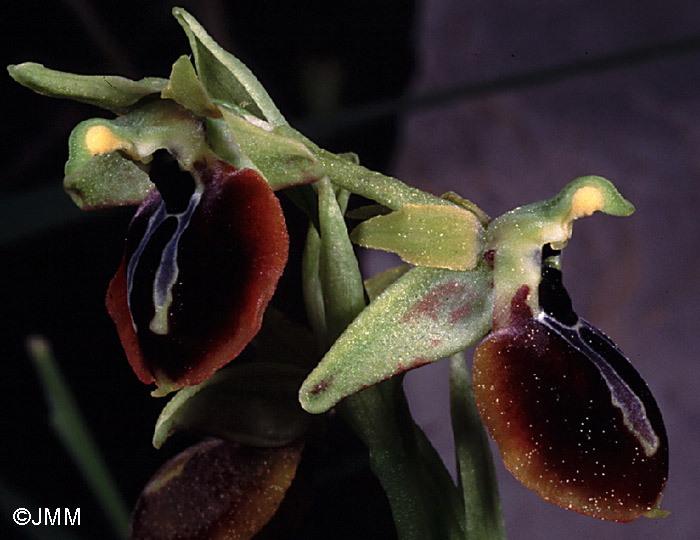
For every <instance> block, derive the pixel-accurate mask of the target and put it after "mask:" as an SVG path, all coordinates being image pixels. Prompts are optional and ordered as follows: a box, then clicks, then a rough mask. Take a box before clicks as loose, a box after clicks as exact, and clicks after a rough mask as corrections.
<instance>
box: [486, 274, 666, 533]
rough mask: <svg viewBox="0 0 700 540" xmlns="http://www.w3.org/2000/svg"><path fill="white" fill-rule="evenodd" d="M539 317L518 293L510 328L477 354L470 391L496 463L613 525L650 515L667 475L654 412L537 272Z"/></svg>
mask: <svg viewBox="0 0 700 540" xmlns="http://www.w3.org/2000/svg"><path fill="white" fill-rule="evenodd" d="M542 274H543V275H542V281H541V282H540V286H539V290H538V293H539V295H538V298H539V307H540V310H539V313H537V314H535V313H533V310H532V309H531V308H530V306H529V305H528V303H527V300H528V298H529V297H530V296H531V294H532V291H531V289H530V287H529V286H528V285H522V286H521V287H520V289H518V291H517V293H516V294H515V296H514V297H513V298H512V300H511V310H510V324H509V325H507V326H505V327H503V328H499V329H497V330H496V331H495V332H494V333H492V334H491V335H489V336H488V337H487V338H486V339H485V340H484V341H483V342H482V343H481V344H480V345H479V346H478V348H477V350H476V354H475V357H474V393H475V397H476V400H477V403H478V405H479V408H480V411H481V415H482V418H483V421H484V424H485V425H486V427H487V428H488V431H489V433H490V434H491V436H492V437H493V439H494V440H495V441H496V443H497V444H498V446H499V448H500V451H501V455H502V457H503V461H504V464H505V465H506V467H507V468H508V469H509V470H510V471H511V473H513V475H514V476H515V477H516V478H517V479H518V480H520V481H521V482H522V483H523V484H525V485H526V486H527V487H529V488H531V489H533V490H534V491H536V492H537V493H538V494H539V495H540V496H542V497H543V498H545V499H547V500H548V501H550V502H553V503H555V504H558V505H560V506H564V507H567V508H570V509H572V510H576V511H577V512H580V513H583V514H588V515H592V516H595V517H598V518H602V519H608V520H614V521H631V520H633V519H635V518H637V517H639V516H640V515H644V514H647V515H651V516H654V515H656V516H658V515H661V514H662V511H660V510H658V504H659V500H660V498H661V493H662V491H663V488H664V485H665V482H666V478H667V476H668V441H667V438H666V431H665V428H664V424H663V420H662V418H661V413H660V412H659V408H658V406H657V404H656V402H655V401H654V398H653V396H652V395H651V392H650V391H649V389H648V388H647V386H646V384H645V383H644V381H643V380H642V378H641V377H640V375H639V374H638V373H637V372H636V370H635V369H634V368H633V367H632V365H631V364H630V363H629V361H628V360H627V359H626V358H625V357H624V356H623V354H622V353H621V352H620V351H619V349H618V348H617V347H616V346H615V345H614V344H613V343H612V341H610V340H609V339H608V338H607V337H606V336H605V335H603V334H602V333H601V332H600V331H598V330H597V329H596V328H594V327H593V326H591V325H590V324H589V323H587V322H586V321H584V320H583V319H580V318H579V317H578V316H577V315H576V314H575V313H574V312H573V310H572V309H571V302H570V300H569V297H568V295H567V293H566V291H565V290H564V288H563V286H562V285H561V273H560V271H559V270H558V269H556V268H552V267H548V266H543V268H542Z"/></svg>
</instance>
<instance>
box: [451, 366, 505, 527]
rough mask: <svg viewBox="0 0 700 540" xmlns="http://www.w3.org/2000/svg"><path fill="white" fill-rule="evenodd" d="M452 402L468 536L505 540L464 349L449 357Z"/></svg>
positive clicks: (498, 501)
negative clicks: (463, 352)
mask: <svg viewBox="0 0 700 540" xmlns="http://www.w3.org/2000/svg"><path fill="white" fill-rule="evenodd" d="M450 404H451V407H450V408H451V415H452V429H453V431H454V440H455V451H456V454H457V470H458V482H459V487H460V490H461V491H462V493H463V497H464V513H465V528H466V533H467V535H466V536H467V538H469V539H470V540H471V539H473V540H505V538H506V533H505V523H504V521H503V514H502V512H501V503H500V500H499V497H498V484H497V483H496V473H495V470H494V467H493V459H492V456H491V450H490V449H489V443H488V437H487V436H486V431H485V430H484V426H483V424H482V423H481V418H480V416H479V410H478V409H477V406H476V402H475V401H474V394H473V392H472V384H471V377H470V376H469V368H468V367H467V365H466V362H465V361H464V356H463V354H462V353H458V354H455V355H454V356H452V357H451V358H450Z"/></svg>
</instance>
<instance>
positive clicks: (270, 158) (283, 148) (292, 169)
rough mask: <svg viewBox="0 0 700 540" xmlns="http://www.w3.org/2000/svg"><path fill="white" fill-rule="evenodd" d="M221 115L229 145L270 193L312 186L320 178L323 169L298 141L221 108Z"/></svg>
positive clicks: (226, 108)
mask: <svg viewBox="0 0 700 540" xmlns="http://www.w3.org/2000/svg"><path fill="white" fill-rule="evenodd" d="M221 112H222V113H223V120H224V121H225V122H226V126H227V128H228V130H229V132H230V133H231V137H232V142H235V145H236V146H237V148H239V149H240V151H241V152H243V153H244V154H245V155H246V156H247V157H248V158H249V159H250V161H251V163H252V165H253V167H254V168H255V169H256V170H257V171H258V172H259V173H260V174H261V175H262V176H263V177H264V178H265V180H267V183H268V184H270V187H271V188H272V189H273V190H278V189H282V188H286V187H290V186H294V185H299V184H307V183H310V182H315V181H317V180H318V179H319V178H321V177H322V176H323V174H324V172H323V167H322V166H321V165H320V163H319V162H318V160H317V159H316V158H315V157H314V155H313V154H312V153H311V152H310V151H309V150H308V149H307V148H306V146H304V145H303V144H302V143H300V142H299V141H297V140H294V139H290V138H289V137H286V136H284V135H280V134H279V133H278V132H277V131H276V130H274V128H273V127H272V125H270V124H268V123H267V122H265V121H264V120H260V119H259V118H257V117H254V116H251V115H246V116H245V117H244V116H241V115H240V114H238V113H237V112H236V111H234V110H231V109H230V108H228V107H224V106H222V107H221ZM234 151H235V150H234Z"/></svg>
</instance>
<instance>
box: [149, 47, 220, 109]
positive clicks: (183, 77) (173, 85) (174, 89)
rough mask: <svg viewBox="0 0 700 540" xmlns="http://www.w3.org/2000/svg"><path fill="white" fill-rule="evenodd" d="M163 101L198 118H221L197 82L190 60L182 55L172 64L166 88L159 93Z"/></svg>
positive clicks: (200, 84)
mask: <svg viewBox="0 0 700 540" xmlns="http://www.w3.org/2000/svg"><path fill="white" fill-rule="evenodd" d="M160 95H161V97H162V98H163V99H172V100H173V101H175V102H177V103H179V104H180V105H182V106H183V107H184V108H185V109H189V110H190V111H192V112H193V113H195V114H198V115H199V116H207V117H210V118H221V111H220V110H219V109H218V107H217V106H216V105H215V104H214V103H213V102H212V101H211V100H210V99H209V96H208V95H207V92H206V90H205V89H204V87H203V86H202V83H201V82H199V78H198V77H197V72H196V71H195V70H194V66H193V65H192V62H190V59H189V58H188V57H187V56H186V55H183V56H181V57H180V58H178V59H177V60H176V61H175V63H174V64H173V68H172V71H171V72H170V79H169V80H168V86H166V87H165V88H163V91H162V92H161V93H160Z"/></svg>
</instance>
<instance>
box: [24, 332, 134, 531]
mask: <svg viewBox="0 0 700 540" xmlns="http://www.w3.org/2000/svg"><path fill="white" fill-rule="evenodd" d="M27 349H28V352H29V355H30V357H31V359H32V361H33V363H34V368H35V369H36V371H37V375H38V377H39V380H40V381H41V385H42V386H43V388H44V391H45V392H46V396H47V400H48V402H49V405H50V411H51V424H52V426H53V428H54V430H55V432H56V435H58V438H59V439H60V440H61V443H63V446H64V447H65V448H66V450H67V451H68V453H69V454H70V455H71V457H72V458H73V460H74V461H75V464H76V466H77V467H78V469H79V470H80V473H81V474H82V475H83V478H84V479H85V481H86V482H87V484H88V485H89V486H90V489H91V490H92V491H93V493H94V494H95V496H96V497H97V499H98V501H99V502H100V504H101V505H102V508H103V509H104V511H105V514H106V517H107V520H108V521H109V523H110V525H111V526H112V530H113V531H114V533H115V535H116V536H117V537H118V538H126V537H127V536H128V530H129V510H128V508H127V506H126V504H125V503H124V501H123V499H122V498H121V495H120V494H119V490H118V489H117V486H116V483H115V482H114V479H113V478H112V476H111V475H110V473H109V470H108V469H107V466H106V464H105V462H104V460H103V458H102V455H101V454H100V451H99V449H98V447H97V444H96V443H95V441H94V439H93V438H92V435H91V434H90V431H89V430H88V428H87V425H86V423H85V420H84V419H83V417H82V415H81V414H80V410H79V409H78V406H77V404H76V402H75V399H74V398H73V396H72V394H71V392H70V389H69V388H68V385H67V383H66V381H65V379H64V378H63V375H62V374H61V372H60V371H59V369H58V365H57V363H56V360H55V359H54V356H53V353H52V352H51V348H50V346H49V343H48V342H47V341H46V339H44V338H43V337H40V336H32V337H30V338H29V339H28V340H27Z"/></svg>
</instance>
